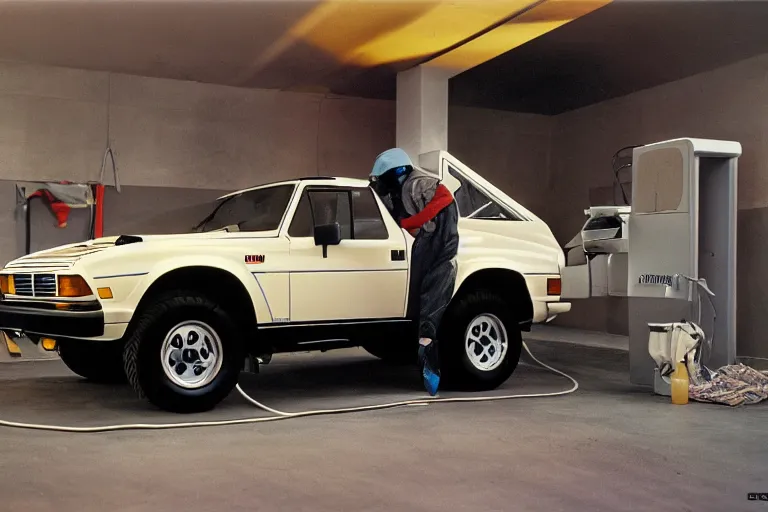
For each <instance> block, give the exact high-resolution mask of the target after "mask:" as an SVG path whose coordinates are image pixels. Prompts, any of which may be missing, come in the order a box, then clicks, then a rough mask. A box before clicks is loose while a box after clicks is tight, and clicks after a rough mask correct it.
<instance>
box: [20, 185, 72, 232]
mask: <svg viewBox="0 0 768 512" xmlns="http://www.w3.org/2000/svg"><path fill="white" fill-rule="evenodd" d="M33 197H41V198H43V199H45V200H46V201H48V206H49V207H50V208H51V211H52V212H53V214H54V215H55V216H56V222H58V225H59V227H60V228H65V227H67V221H68V220H69V211H70V210H71V208H70V207H69V206H68V205H67V204H65V203H63V202H61V201H59V200H58V199H57V198H56V196H54V195H53V194H51V193H50V192H49V191H47V190H38V191H36V192H34V193H32V194H30V195H29V199H31V198H33Z"/></svg>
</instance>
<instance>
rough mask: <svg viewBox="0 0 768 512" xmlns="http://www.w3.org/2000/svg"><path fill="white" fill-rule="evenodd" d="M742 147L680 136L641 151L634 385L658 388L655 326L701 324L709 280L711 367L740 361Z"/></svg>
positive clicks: (635, 178) (632, 278) (632, 314)
mask: <svg viewBox="0 0 768 512" xmlns="http://www.w3.org/2000/svg"><path fill="white" fill-rule="evenodd" d="M740 155H741V144H739V143H738V142H728V141H719V140H704V139H687V138H686V139H675V140H670V141H665V142H659V143H656V144H649V145H647V146H641V147H638V148H635V149H634V152H633V164H632V213H631V215H630V216H629V230H630V232H631V233H632V236H631V237H630V239H629V260H628V276H627V290H628V296H629V338H630V339H629V346H630V354H629V358H630V380H631V381H632V382H633V383H636V384H643V385H651V384H652V382H653V368H654V363H653V360H652V359H651V358H650V356H649V355H648V334H649V328H648V324H649V323H665V322H677V321H680V320H681V319H683V318H685V319H687V320H693V321H697V317H698V310H699V309H698V304H697V305H696V306H695V307H693V303H692V301H694V300H696V299H697V295H696V289H695V285H694V284H693V283H691V282H689V281H688V280H687V279H685V278H682V276H687V277H688V278H692V279H699V278H704V279H706V281H707V283H708V285H709V288H710V289H711V290H712V291H713V292H714V294H715V296H714V297H713V302H714V308H715V310H716V319H714V321H713V315H712V311H711V308H710V306H709V302H708V301H707V300H706V299H703V297H702V299H703V300H702V304H701V312H702V315H701V327H702V329H703V330H704V332H705V333H706V335H707V336H708V337H709V338H712V337H713V336H714V339H713V347H712V351H711V354H706V353H705V355H704V357H705V360H704V361H702V362H703V363H704V364H706V365H707V366H709V367H710V368H718V367H720V366H722V365H726V364H732V363H734V362H735V360H736V215H737V160H738V157H739V156H740Z"/></svg>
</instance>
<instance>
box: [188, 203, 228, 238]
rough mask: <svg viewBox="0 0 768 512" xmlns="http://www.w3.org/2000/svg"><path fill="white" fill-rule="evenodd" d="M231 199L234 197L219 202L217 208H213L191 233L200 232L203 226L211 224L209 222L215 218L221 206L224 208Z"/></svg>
mask: <svg viewBox="0 0 768 512" xmlns="http://www.w3.org/2000/svg"><path fill="white" fill-rule="evenodd" d="M233 197H235V196H230V197H228V198H226V199H224V200H223V201H222V202H220V203H219V204H218V206H216V208H214V209H213V211H212V212H211V213H210V214H209V215H208V216H207V217H206V218H204V219H203V220H201V221H200V224H198V225H197V226H195V227H193V228H192V231H193V232H195V231H197V230H198V229H200V230H202V228H204V227H205V225H206V224H208V223H209V222H211V220H212V219H213V218H214V217H215V216H216V214H217V213H218V211H219V209H220V208H221V207H222V206H224V205H225V204H226V203H227V202H228V201H229V200H230V199H232V198H233Z"/></svg>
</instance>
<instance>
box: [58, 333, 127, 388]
mask: <svg viewBox="0 0 768 512" xmlns="http://www.w3.org/2000/svg"><path fill="white" fill-rule="evenodd" d="M123 346H124V343H123V342H122V341H89V340H73V339H65V340H59V341H58V343H57V347H58V353H59V357H60V358H61V360H62V361H63V362H64V364H65V365H67V368H69V369H70V370H72V371H73V372H75V373H76V374H78V375H79V376H81V377H85V378H86V379H88V380H89V381H91V382H98V383H103V384H122V383H124V382H125V381H126V378H125V372H124V371H123Z"/></svg>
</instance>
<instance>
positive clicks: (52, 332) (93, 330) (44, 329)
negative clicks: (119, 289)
mask: <svg viewBox="0 0 768 512" xmlns="http://www.w3.org/2000/svg"><path fill="white" fill-rule="evenodd" d="M0 329H4V330H14V331H21V332H23V333H25V334H36V335H40V336H50V337H52V338H57V337H60V338H95V337H98V336H102V335H103V334H104V313H103V311H100V310H99V311H61V310H55V309H42V308H40V307H31V306H19V305H14V304H9V303H7V302H0Z"/></svg>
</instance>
